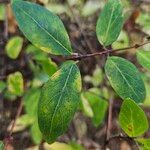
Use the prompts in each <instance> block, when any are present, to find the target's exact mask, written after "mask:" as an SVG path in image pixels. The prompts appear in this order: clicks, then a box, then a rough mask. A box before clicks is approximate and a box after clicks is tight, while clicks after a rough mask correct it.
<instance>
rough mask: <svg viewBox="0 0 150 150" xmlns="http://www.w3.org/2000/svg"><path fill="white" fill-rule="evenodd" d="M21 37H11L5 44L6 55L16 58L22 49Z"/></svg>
mask: <svg viewBox="0 0 150 150" xmlns="http://www.w3.org/2000/svg"><path fill="white" fill-rule="evenodd" d="M22 45H23V39H22V38H21V37H19V36H15V37H12V38H11V39H10V40H9V41H8V43H7V45H6V53H7V55H8V57H10V58H12V59H16V58H17V57H18V56H19V53H20V51H21V49H22Z"/></svg>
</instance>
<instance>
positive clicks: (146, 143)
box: [136, 139, 150, 150]
mask: <svg viewBox="0 0 150 150" xmlns="http://www.w3.org/2000/svg"><path fill="white" fill-rule="evenodd" d="M136 141H137V142H138V143H140V144H141V145H142V150H149V149H150V139H137V140H136Z"/></svg>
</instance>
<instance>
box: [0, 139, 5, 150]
mask: <svg viewBox="0 0 150 150" xmlns="http://www.w3.org/2000/svg"><path fill="white" fill-rule="evenodd" d="M0 150H4V144H3V142H2V141H0Z"/></svg>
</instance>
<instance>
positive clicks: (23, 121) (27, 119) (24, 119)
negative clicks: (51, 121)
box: [8, 114, 34, 133]
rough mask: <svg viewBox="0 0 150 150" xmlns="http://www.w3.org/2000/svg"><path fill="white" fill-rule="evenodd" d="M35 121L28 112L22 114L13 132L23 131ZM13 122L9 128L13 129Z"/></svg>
mask: <svg viewBox="0 0 150 150" xmlns="http://www.w3.org/2000/svg"><path fill="white" fill-rule="evenodd" d="M33 122H34V119H33V118H32V117H31V116H29V115H28V114H25V115H22V116H20V117H19V118H17V120H16V123H15V127H14V129H13V133H15V132H19V131H23V130H24V129H25V128H27V127H29V126H30V125H32V124H33ZM12 124H13V122H12V123H11V124H10V125H9V127H8V130H9V131H10V130H11V127H12Z"/></svg>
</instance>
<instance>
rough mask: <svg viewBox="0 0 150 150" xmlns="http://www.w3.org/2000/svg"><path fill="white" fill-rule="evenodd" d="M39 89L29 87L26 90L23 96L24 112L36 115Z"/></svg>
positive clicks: (32, 115) (34, 116)
mask: <svg viewBox="0 0 150 150" xmlns="http://www.w3.org/2000/svg"><path fill="white" fill-rule="evenodd" d="M40 94H41V90H40V89H37V88H36V89H30V90H28V91H27V92H26V93H25V95H24V97H23V101H24V105H25V111H26V113H27V114H28V115H29V116H31V117H33V118H36V117H37V107H38V101H39V98H40Z"/></svg>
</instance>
